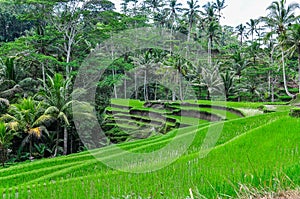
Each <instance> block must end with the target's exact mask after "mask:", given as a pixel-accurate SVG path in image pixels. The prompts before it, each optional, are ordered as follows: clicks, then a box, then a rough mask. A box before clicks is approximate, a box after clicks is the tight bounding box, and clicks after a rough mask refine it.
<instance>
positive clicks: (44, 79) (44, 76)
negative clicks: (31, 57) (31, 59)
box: [42, 63, 46, 90]
mask: <svg viewBox="0 0 300 199" xmlns="http://www.w3.org/2000/svg"><path fill="white" fill-rule="evenodd" d="M42 75H43V87H44V90H46V75H45V65H44V63H42Z"/></svg>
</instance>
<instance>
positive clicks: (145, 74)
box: [144, 69, 148, 101]
mask: <svg viewBox="0 0 300 199" xmlns="http://www.w3.org/2000/svg"><path fill="white" fill-rule="evenodd" d="M147 95H148V93H147V70H146V69H145V73H144V100H145V101H148V96H147Z"/></svg>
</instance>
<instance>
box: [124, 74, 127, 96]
mask: <svg viewBox="0 0 300 199" xmlns="http://www.w3.org/2000/svg"><path fill="white" fill-rule="evenodd" d="M124 73H125V75H124V77H125V78H124V98H125V99H126V98H127V93H126V92H127V82H126V71H125V72H124Z"/></svg>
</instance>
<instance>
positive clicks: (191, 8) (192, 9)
mask: <svg viewBox="0 0 300 199" xmlns="http://www.w3.org/2000/svg"><path fill="white" fill-rule="evenodd" d="M187 4H188V8H186V9H184V10H185V13H184V16H186V17H187V20H188V37H187V41H190V39H191V32H192V28H193V25H194V23H195V22H196V20H197V18H198V17H199V14H198V13H199V8H200V5H198V0H196V1H194V0H189V1H187Z"/></svg>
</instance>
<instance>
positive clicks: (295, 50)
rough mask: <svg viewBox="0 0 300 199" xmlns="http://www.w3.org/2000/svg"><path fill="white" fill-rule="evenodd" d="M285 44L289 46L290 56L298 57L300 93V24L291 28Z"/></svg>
mask: <svg viewBox="0 0 300 199" xmlns="http://www.w3.org/2000/svg"><path fill="white" fill-rule="evenodd" d="M285 43H286V44H287V45H288V49H287V52H288V54H290V55H294V54H297V56H298V86H299V93H300V24H294V25H292V26H291V27H290V28H289V30H288V31H287V34H286V39H285Z"/></svg>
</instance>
